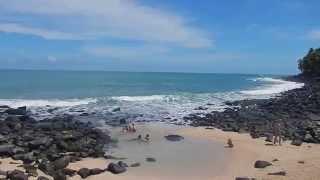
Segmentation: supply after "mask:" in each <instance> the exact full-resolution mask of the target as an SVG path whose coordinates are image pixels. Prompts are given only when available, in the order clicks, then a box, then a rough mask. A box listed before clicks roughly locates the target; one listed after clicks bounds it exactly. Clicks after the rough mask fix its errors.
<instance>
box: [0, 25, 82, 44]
mask: <svg viewBox="0 0 320 180" xmlns="http://www.w3.org/2000/svg"><path fill="white" fill-rule="evenodd" d="M0 32H7V33H19V34H29V35H35V36H40V37H42V38H44V39H57V40H59V39H69V40H75V39H79V38H77V37H75V36H74V35H72V34H68V33H63V32H57V31H51V30H46V29H38V28H33V27H26V26H22V25H19V24H15V23H3V24H0Z"/></svg>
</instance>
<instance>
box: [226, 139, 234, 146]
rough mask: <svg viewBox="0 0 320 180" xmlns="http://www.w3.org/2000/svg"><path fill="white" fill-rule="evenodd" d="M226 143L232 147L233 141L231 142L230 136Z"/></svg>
mask: <svg viewBox="0 0 320 180" xmlns="http://www.w3.org/2000/svg"><path fill="white" fill-rule="evenodd" d="M227 144H228V147H229V148H233V143H232V140H231V139H230V138H229V139H228V142H227Z"/></svg>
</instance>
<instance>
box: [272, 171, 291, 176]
mask: <svg viewBox="0 0 320 180" xmlns="http://www.w3.org/2000/svg"><path fill="white" fill-rule="evenodd" d="M268 175H274V176H286V175H287V173H286V172H285V171H279V172H274V173H268Z"/></svg>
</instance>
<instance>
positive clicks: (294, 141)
mask: <svg viewBox="0 0 320 180" xmlns="http://www.w3.org/2000/svg"><path fill="white" fill-rule="evenodd" d="M302 143H303V142H302V140H301V139H294V140H292V142H291V144H292V145H294V146H301V145H302Z"/></svg>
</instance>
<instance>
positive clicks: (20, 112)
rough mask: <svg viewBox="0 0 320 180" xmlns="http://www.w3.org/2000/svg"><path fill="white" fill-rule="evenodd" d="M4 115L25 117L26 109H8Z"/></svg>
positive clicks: (24, 107)
mask: <svg viewBox="0 0 320 180" xmlns="http://www.w3.org/2000/svg"><path fill="white" fill-rule="evenodd" d="M5 113H8V114H11V115H26V114H27V107H26V106H23V107H18V108H17V109H14V108H9V109H7V110H6V111H5Z"/></svg>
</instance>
